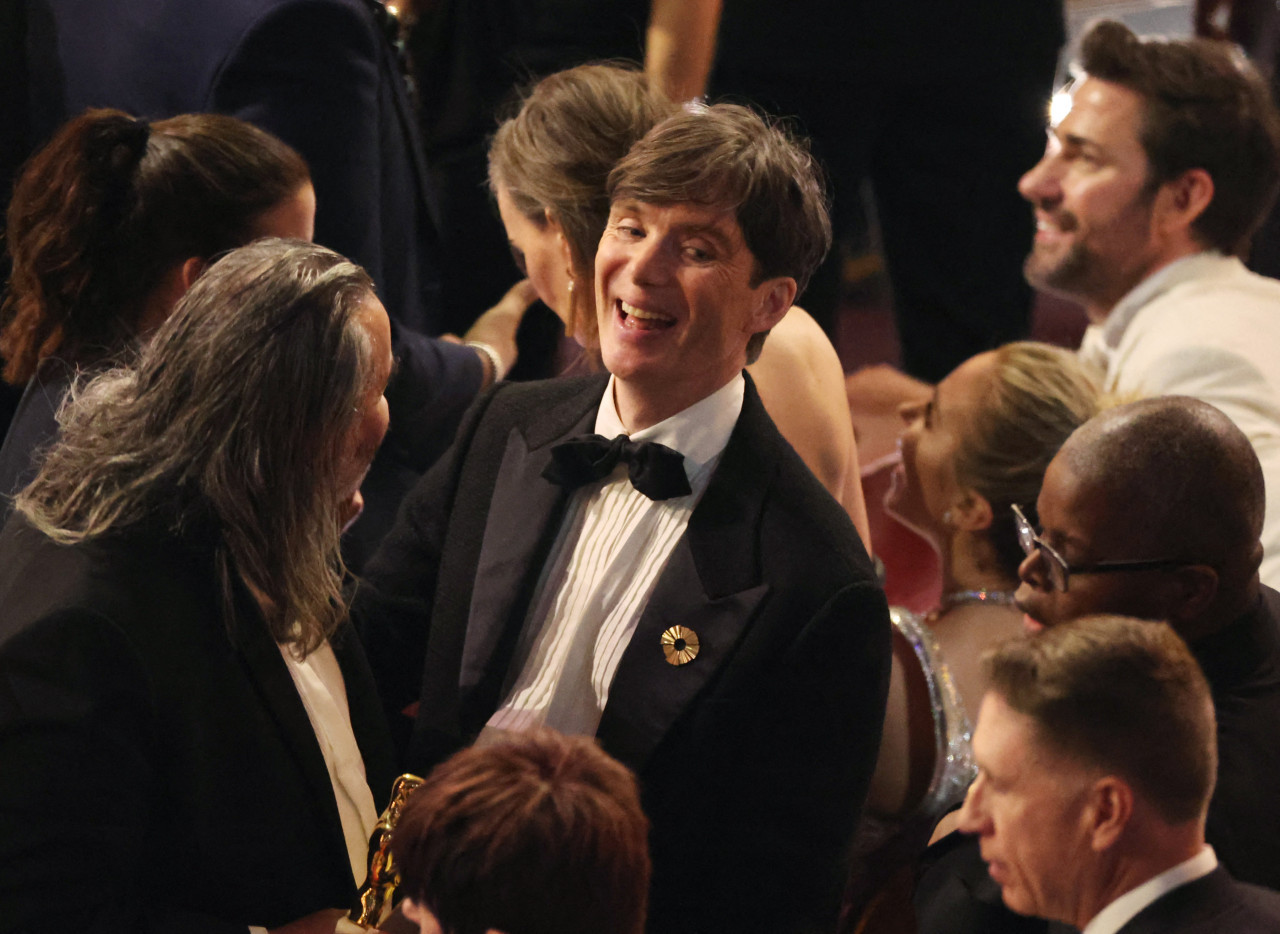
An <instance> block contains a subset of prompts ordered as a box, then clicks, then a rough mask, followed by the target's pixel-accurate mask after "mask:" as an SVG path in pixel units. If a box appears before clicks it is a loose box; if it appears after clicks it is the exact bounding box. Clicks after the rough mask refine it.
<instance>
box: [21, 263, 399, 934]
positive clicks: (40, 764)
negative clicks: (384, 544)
mask: <svg viewBox="0 0 1280 934" xmlns="http://www.w3.org/2000/svg"><path fill="white" fill-rule="evenodd" d="M391 362H392V361H391V336H390V326H389V324H388V320H387V316H386V312H385V311H384V310H383V308H382V305H381V304H380V303H379V302H378V300H377V298H375V297H374V295H373V285H372V282H371V281H370V280H369V278H368V276H367V275H366V274H365V273H364V271H363V270H361V269H360V268H359V267H357V266H355V265H354V264H352V263H350V262H348V261H346V260H344V259H343V258H342V257H340V256H338V255H337V254H335V253H333V252H331V251H329V250H325V249H323V248H321V247H317V246H312V245H310V244H307V243H302V242H300V241H281V240H274V239H270V240H263V241H260V242H258V243H255V244H252V245H250V246H247V247H243V248H241V249H238V250H236V251H234V252H232V253H230V254H228V255H227V256H226V257H225V258H223V259H221V260H219V261H218V262H216V263H215V264H214V265H213V266H212V267H210V269H209V271H208V272H206V273H205V274H204V275H203V276H201V278H200V280H199V281H198V282H196V283H195V285H194V286H193V287H192V288H191V290H190V291H189V292H188V293H187V294H186V296H185V297H184V298H183V299H182V300H181V301H180V302H179V303H178V305H177V308H176V309H175V311H174V313H173V315H172V316H171V317H170V318H169V319H168V320H167V321H166V322H165V323H163V324H162V325H160V327H159V329H158V330H157V331H156V333H155V335H154V337H153V338H152V339H151V340H150V341H149V342H148V343H147V344H146V346H145V347H143V349H142V350H141V352H140V355H139V357H138V360H137V362H136V364H134V365H130V366H125V367H120V368H116V369H112V370H109V371H107V372H105V373H103V374H101V375H99V376H98V377H96V378H95V379H93V380H92V381H90V382H88V383H87V384H86V385H84V386H83V387H81V388H77V389H73V390H72V393H71V398H70V400H69V402H68V403H67V407H66V411H65V413H64V416H63V425H62V432H61V437H60V439H59V440H58V442H57V443H56V444H55V445H54V446H53V447H52V448H51V449H50V451H49V453H48V455H47V457H46V458H45V460H44V463H43V466H42V467H41V469H40V473H39V474H38V476H37V477H36V479H35V480H34V481H33V482H32V483H31V484H30V485H29V486H28V487H26V488H25V489H24V490H23V491H22V492H21V493H20V494H19V495H18V497H17V500H16V504H15V509H16V512H15V514H14V515H13V516H12V517H11V518H10V519H9V521H8V523H7V524H6V525H5V527H4V530H3V532H2V533H0V684H4V685H5V686H6V689H5V690H2V691H0V761H3V762H4V763H5V768H3V769H0V801H3V802H4V807H5V811H6V829H5V831H4V833H3V834H0V865H3V866H4V867H5V871H4V872H3V873H0V905H3V906H4V907H3V909H0V930H3V931H25V930H32V929H34V928H36V927H38V926H42V925H44V924H45V923H47V920H48V913H49V911H50V910H51V906H57V909H56V910H57V911H58V923H59V926H66V927H68V928H74V929H77V930H81V929H83V930H101V931H157V932H158V931H166V932H167V931H200V932H223V931H225V932H227V934H231V932H235V934H244V932H245V930H246V927H247V926H249V925H262V926H264V927H275V926H278V925H285V924H287V923H290V922H293V921H295V919H298V918H302V917H304V916H306V917H307V918H308V924H312V925H314V927H308V926H306V925H303V926H296V925H294V926H290V927H289V928H288V930H290V931H295V932H296V931H303V930H317V931H318V930H322V929H324V930H326V931H327V932H328V934H331V932H332V931H333V929H334V927H333V925H334V922H335V920H336V915H337V914H338V913H340V912H335V911H331V910H330V909H337V908H339V907H341V906H343V905H350V904H351V901H352V899H353V897H354V894H355V891H356V881H357V880H362V879H363V878H364V872H365V865H366V864H365V860H366V856H367V843H368V839H369V834H370V832H371V831H372V829H373V826H374V824H375V822H376V820H377V808H378V806H379V805H378V803H377V802H375V794H374V792H372V791H371V789H374V790H375V791H376V792H377V793H379V794H385V790H386V789H389V788H390V781H391V778H392V773H391V766H390V745H389V743H390V740H389V737H388V735H387V731H386V724H385V721H384V720H383V719H382V714H381V708H380V706H379V703H378V701H377V700H376V697H375V692H374V687H373V684H372V681H371V677H370V675H369V672H368V668H367V666H366V663H365V660H364V656H363V654H362V653H361V651H360V647H359V644H358V642H357V640H356V639H355V638H353V637H352V636H350V635H349V633H348V632H347V627H346V623H345V618H346V603H345V598H344V593H343V589H342V583H343V577H344V567H343V564H342V559H341V557H340V553H339V547H338V542H339V536H340V533H341V529H342V526H343V524H344V523H345V522H346V521H348V520H349V519H350V517H351V516H352V515H354V514H355V512H356V511H357V510H358V508H359V496H360V494H359V487H360V483H361V480H362V479H363V476H364V473H365V470H366V469H367V468H368V465H369V462H370V461H371V459H372V457H373V454H374V451H375V450H376V448H377V447H378V444H379V443H380V442H381V440H382V437H383V434H384V433H385V432H386V428H387V422H388V416H387V403H386V399H385V398H384V396H383V390H384V388H385V386H386V383H387V379H388V377H389V375H390V372H391ZM69 895H70V896H71V897H68V896H69ZM317 912H321V914H319V915H316V913H317ZM313 916H314V917H313ZM325 924H327V928H325V927H324V925H325Z"/></svg>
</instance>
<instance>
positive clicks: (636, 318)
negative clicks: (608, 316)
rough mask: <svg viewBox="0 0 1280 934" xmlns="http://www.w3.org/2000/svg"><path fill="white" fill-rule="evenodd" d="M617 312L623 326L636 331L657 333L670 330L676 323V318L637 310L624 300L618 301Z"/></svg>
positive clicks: (645, 310)
mask: <svg viewBox="0 0 1280 934" xmlns="http://www.w3.org/2000/svg"><path fill="white" fill-rule="evenodd" d="M617 310H618V315H619V317H620V318H621V319H622V326H623V327H626V328H632V329H634V330H640V331H657V330H662V329H664V328H669V327H671V326H673V325H674V324H675V323H676V320H675V318H672V317H669V316H667V315H664V314H660V313H658V312H655V311H649V310H647V309H644V308H637V307H636V306H635V305H632V304H630V303H629V302H624V301H622V299H618V301H617Z"/></svg>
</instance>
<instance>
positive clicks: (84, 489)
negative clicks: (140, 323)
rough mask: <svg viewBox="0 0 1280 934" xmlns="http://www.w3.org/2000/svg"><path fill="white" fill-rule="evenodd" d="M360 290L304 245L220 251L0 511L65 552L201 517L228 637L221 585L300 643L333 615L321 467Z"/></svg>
mask: <svg viewBox="0 0 1280 934" xmlns="http://www.w3.org/2000/svg"><path fill="white" fill-rule="evenodd" d="M372 294H373V283H372V282H371V281H370V279H369V277H368V275H367V274H366V273H365V272H364V270H362V269H361V268H360V267H358V266H356V265H355V264H354V263H351V262H349V261H348V260H346V259H344V258H343V257H341V256H339V255H338V254H336V253H334V252H332V251H330V250H326V249H324V248H323V247H319V246H314V245H312V244H310V243H302V242H298V241H290V240H273V239H269V240H260V241H258V242H257V243H254V244H251V245H249V246H246V247H242V248H240V249H238V250H235V251H233V252H231V253H229V254H227V256H225V257H224V258H223V259H221V260H219V261H218V262H217V263H215V264H214V265H213V266H212V267H210V269H209V271H208V272H206V273H205V274H204V275H203V276H202V277H201V278H200V279H199V280H198V281H197V282H196V284H195V285H194V286H193V287H192V288H191V290H190V291H189V292H188V293H187V294H186V296H185V297H184V298H183V299H182V301H181V302H179V304H178V306H177V308H176V309H175V311H174V314H173V315H172V317H170V318H169V320H168V321H167V322H166V323H165V324H164V325H163V326H162V327H161V328H160V329H159V331H157V332H156V335H155V337H154V338H153V339H152V340H151V342H150V343H149V344H148V345H147V346H146V348H144V349H143V350H142V352H141V354H140V356H139V358H138V360H137V362H136V363H135V364H134V365H132V366H127V367H124V368H120V369H115V370H112V371H110V372H108V373H105V374H103V375H101V376H99V377H97V378H95V379H93V380H92V381H90V382H89V383H87V384H86V385H85V386H84V387H83V388H81V389H79V390H77V391H75V393H74V394H73V397H72V399H71V401H70V402H69V403H68V405H67V407H66V408H65V409H64V411H63V413H62V435H61V439H60V441H59V443H58V444H57V445H55V446H54V448H53V449H52V450H50V452H49V454H48V456H47V457H46V459H45V461H44V464H43V467H42V469H41V471H40V474H39V476H38V477H37V478H36V479H35V481H34V482H33V483H32V484H31V485H30V486H29V487H27V488H26V489H25V490H24V491H23V492H22V493H21V494H19V496H18V498H17V501H16V509H17V510H18V511H19V512H21V513H22V514H23V515H24V516H26V518H27V520H28V521H29V522H30V523H31V524H32V525H33V526H35V527H36V528H37V529H39V530H40V531H42V532H43V533H45V534H46V535H48V536H49V537H50V538H52V539H53V540H55V541H57V542H61V543H65V544H70V543H74V542H81V541H86V540H89V539H94V538H98V537H100V536H102V535H105V534H106V533H108V532H112V531H117V530H120V529H124V528H128V527H131V526H134V525H137V524H140V523H143V522H146V523H148V524H149V525H152V526H159V527H162V528H165V529H167V530H169V531H171V532H173V533H174V534H177V533H179V532H181V531H182V530H183V529H184V528H187V527H189V526H191V525H193V524H196V523H201V524H209V523H211V524H212V525H213V527H214V528H215V529H216V533H217V534H216V539H217V543H216V546H215V561H216V566H217V573H218V575H219V578H220V583H221V587H222V595H223V604H224V611H225V613H226V619H227V623H228V626H229V627H231V628H232V630H233V631H234V626H235V623H236V619H235V612H234V606H235V599H234V593H235V587H236V584H235V579H236V578H237V577H239V578H240V580H241V581H243V583H244V584H246V585H247V586H248V587H249V589H250V591H252V592H253V593H254V595H255V596H256V597H257V599H258V603H259V604H260V605H261V606H262V608H263V614H264V616H265V618H266V621H267V625H268V627H269V629H270V630H271V633H272V635H273V636H274V637H275V639H276V641H277V642H280V643H282V644H283V643H292V644H294V645H296V646H298V647H299V648H300V649H301V650H302V651H304V652H306V651H310V650H312V649H314V648H316V647H317V646H318V645H320V643H321V642H323V640H324V639H325V638H327V637H328V636H329V635H330V634H331V633H332V632H333V630H334V628H335V627H336V626H337V625H338V624H339V623H340V622H341V621H342V619H343V617H344V616H345V613H346V606H345V603H344V600H343V597H342V589H341V587H342V578H343V574H344V571H345V568H344V567H343V564H342V558H341V555H340V553H339V549H338V540H339V535H340V528H339V525H340V521H341V520H340V517H339V503H338V498H339V496H340V495H341V494H340V491H338V477H337V474H338V462H339V454H340V450H341V447H342V441H343V439H344V437H345V436H346V434H347V432H348V431H349V430H350V429H351V427H352V426H353V425H354V423H355V421H356V420H357V419H358V418H359V415H358V413H357V408H358V405H359V402H360V399H361V395H362V392H363V390H364V388H365V387H366V385H367V383H368V381H369V380H370V379H371V378H372V367H373V363H372V360H371V354H372V348H371V344H370V341H369V339H368V336H367V334H366V332H365V331H364V329H363V328H361V327H360V326H359V325H358V324H357V323H355V320H354V315H355V314H356V312H357V311H358V309H359V308H360V306H361V305H362V304H363V302H364V301H365V300H366V299H367V298H368V297H370V296H371V295H372ZM160 524H162V525H160Z"/></svg>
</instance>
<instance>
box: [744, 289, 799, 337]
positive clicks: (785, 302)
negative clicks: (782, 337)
mask: <svg viewBox="0 0 1280 934" xmlns="http://www.w3.org/2000/svg"><path fill="white" fill-rule="evenodd" d="M756 294H757V295H758V296H759V297H760V304H759V305H758V306H757V307H756V311H755V314H754V315H752V320H751V321H750V322H748V327H747V330H748V332H749V333H751V334H758V333H760V332H761V331H768V330H770V329H771V328H772V327H773V326H774V325H775V324H777V323H778V322H779V321H781V320H782V316H783V315H785V314H786V313H787V311H788V310H789V309H790V308H791V306H792V305H793V304H794V303H795V300H796V280H795V279H792V278H791V277H790V276H778V277H777V278H774V279H765V280H764V281H763V282H761V283H760V284H759V285H758V286H756Z"/></svg>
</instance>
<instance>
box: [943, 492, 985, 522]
mask: <svg viewBox="0 0 1280 934" xmlns="http://www.w3.org/2000/svg"><path fill="white" fill-rule="evenodd" d="M947 511H948V512H949V513H950V515H951V527H952V528H954V529H957V530H959V531H963V532H981V531H982V530H984V529H989V528H991V520H992V519H993V518H995V513H994V511H993V510H992V509H991V503H990V501H988V500H987V498H986V497H985V496H983V495H982V494H981V493H979V492H978V491H977V490H965V491H964V494H963V496H962V497H961V499H960V501H959V502H958V503H956V504H955V505H953V506H952V507H951V508H950V509H949V510H947Z"/></svg>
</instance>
